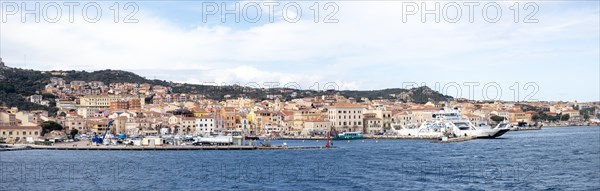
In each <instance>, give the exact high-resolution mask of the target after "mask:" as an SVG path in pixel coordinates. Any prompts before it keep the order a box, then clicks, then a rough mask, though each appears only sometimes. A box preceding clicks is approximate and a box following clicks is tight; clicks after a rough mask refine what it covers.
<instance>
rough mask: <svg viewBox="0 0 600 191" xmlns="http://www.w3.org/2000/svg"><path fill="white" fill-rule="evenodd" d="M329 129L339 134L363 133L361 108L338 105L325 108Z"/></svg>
mask: <svg viewBox="0 0 600 191" xmlns="http://www.w3.org/2000/svg"><path fill="white" fill-rule="evenodd" d="M327 108H328V111H327V114H328V119H329V122H331V127H333V129H335V130H336V131H339V132H353V131H358V132H363V106H360V105H356V104H351V103H338V104H336V105H334V106H330V107H327Z"/></svg>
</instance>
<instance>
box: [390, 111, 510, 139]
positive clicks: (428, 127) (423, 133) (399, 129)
mask: <svg viewBox="0 0 600 191" xmlns="http://www.w3.org/2000/svg"><path fill="white" fill-rule="evenodd" d="M391 131H392V132H394V133H395V134H397V135H401V136H414V137H422V138H436V137H443V136H454V137H461V136H465V137H467V136H470V137H476V138H496V137H500V136H502V135H503V134H504V133H506V132H507V131H509V129H507V128H504V126H501V125H498V126H496V127H495V128H492V127H491V126H479V127H477V126H475V125H473V123H471V121H469V120H467V119H465V118H463V117H462V115H461V113H460V110H458V109H443V110H440V111H439V112H435V113H433V114H432V120H430V121H426V122H424V123H423V124H421V126H420V127H419V128H405V127H403V126H402V125H392V128H391Z"/></svg>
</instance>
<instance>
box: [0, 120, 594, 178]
mask: <svg viewBox="0 0 600 191" xmlns="http://www.w3.org/2000/svg"><path fill="white" fill-rule="evenodd" d="M284 142H285V143H286V144H288V145H291V146H293V145H324V144H325V142H324V141H319V142H316V141H314V140H313V141H299V140H298V141H289V140H278V141H272V144H273V145H280V144H283V143H284ZM333 144H334V146H336V147H338V148H335V149H323V150H255V151H50V150H27V151H10V152H0V190H600V127H559V128H545V129H543V130H540V131H516V132H508V133H507V134H505V135H504V136H502V138H499V139H480V140H473V141H467V142H460V143H443V144H441V143H432V142H431V141H428V140H377V141H376V140H364V142H363V141H362V140H353V141H350V142H347V141H335V142H334V143H333Z"/></svg>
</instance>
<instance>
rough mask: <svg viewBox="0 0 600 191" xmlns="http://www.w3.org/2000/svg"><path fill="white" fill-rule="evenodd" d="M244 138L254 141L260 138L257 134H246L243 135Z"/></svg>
mask: <svg viewBox="0 0 600 191" xmlns="http://www.w3.org/2000/svg"><path fill="white" fill-rule="evenodd" d="M244 140H252V141H255V140H260V138H259V137H258V136H248V135H246V136H244Z"/></svg>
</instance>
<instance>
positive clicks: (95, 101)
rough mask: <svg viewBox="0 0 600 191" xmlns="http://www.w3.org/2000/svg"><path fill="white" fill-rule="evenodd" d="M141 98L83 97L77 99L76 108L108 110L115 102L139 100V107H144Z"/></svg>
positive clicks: (116, 96) (126, 96)
mask: <svg viewBox="0 0 600 191" xmlns="http://www.w3.org/2000/svg"><path fill="white" fill-rule="evenodd" d="M143 99H144V98H143V97H140V96H133V95H98V96H84V97H81V98H79V105H78V107H87V108H109V107H110V103H111V102H117V101H130V100H140V106H142V107H143V106H144V105H145V101H144V100H143Z"/></svg>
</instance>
